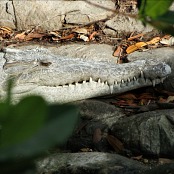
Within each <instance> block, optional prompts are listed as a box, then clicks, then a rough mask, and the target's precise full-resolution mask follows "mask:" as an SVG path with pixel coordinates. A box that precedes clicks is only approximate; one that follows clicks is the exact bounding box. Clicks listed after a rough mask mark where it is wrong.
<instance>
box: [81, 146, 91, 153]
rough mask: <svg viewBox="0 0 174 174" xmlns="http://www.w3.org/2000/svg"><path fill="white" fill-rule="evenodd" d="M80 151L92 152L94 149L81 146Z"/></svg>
mask: <svg viewBox="0 0 174 174" xmlns="http://www.w3.org/2000/svg"><path fill="white" fill-rule="evenodd" d="M80 151H81V152H92V149H90V148H88V147H86V148H81V149H80Z"/></svg>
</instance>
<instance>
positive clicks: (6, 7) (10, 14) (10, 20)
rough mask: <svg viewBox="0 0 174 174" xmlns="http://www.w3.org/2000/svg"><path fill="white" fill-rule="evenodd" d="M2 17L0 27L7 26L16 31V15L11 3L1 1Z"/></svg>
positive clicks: (4, 0) (0, 14) (0, 11)
mask: <svg viewBox="0 0 174 174" xmlns="http://www.w3.org/2000/svg"><path fill="white" fill-rule="evenodd" d="M0 16H1V18H0V26H6V27H10V28H12V29H16V26H15V15H14V10H13V5H12V2H11V1H8V0H3V1H0Z"/></svg>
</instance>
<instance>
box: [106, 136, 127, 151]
mask: <svg viewBox="0 0 174 174" xmlns="http://www.w3.org/2000/svg"><path fill="white" fill-rule="evenodd" d="M106 139H107V141H108V143H109V144H110V145H111V146H112V147H113V148H114V150H115V151H116V152H117V153H120V152H121V151H123V149H124V146H123V143H122V142H121V141H120V140H119V139H117V138H116V137H114V136H113V135H108V136H107V137H106Z"/></svg>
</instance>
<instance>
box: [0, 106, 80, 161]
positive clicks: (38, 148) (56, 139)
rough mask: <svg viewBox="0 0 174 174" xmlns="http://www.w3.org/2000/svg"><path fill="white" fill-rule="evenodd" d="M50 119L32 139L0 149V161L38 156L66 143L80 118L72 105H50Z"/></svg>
mask: <svg viewBox="0 0 174 174" xmlns="http://www.w3.org/2000/svg"><path fill="white" fill-rule="evenodd" d="M49 114H51V115H49V116H50V118H49V120H48V121H47V122H46V123H45V125H44V126H43V127H42V129H41V130H40V131H39V132H38V133H37V134H34V135H33V136H32V137H31V138H30V139H28V140H26V141H25V142H23V143H20V144H16V145H14V146H10V147H6V148H1V149H0V162H3V161H6V160H13V159H15V158H16V156H17V155H19V156H22V157H23V158H29V157H32V156H36V155H38V154H39V153H41V152H43V151H44V150H46V149H48V148H50V147H52V146H53V145H55V144H58V145H60V144H62V143H64V142H65V141H66V140H67V138H68V137H69V136H70V135H71V134H72V131H73V130H74V127H75V125H76V123H77V119H78V110H77V108H76V107H75V106H71V105H60V106H58V105H51V106H49Z"/></svg>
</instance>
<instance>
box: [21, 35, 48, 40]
mask: <svg viewBox="0 0 174 174" xmlns="http://www.w3.org/2000/svg"><path fill="white" fill-rule="evenodd" d="M45 35H46V34H41V33H29V34H28V35H27V36H26V37H25V38H24V39H25V40H26V41H29V40H32V39H40V38H42V37H43V36H45Z"/></svg>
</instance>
